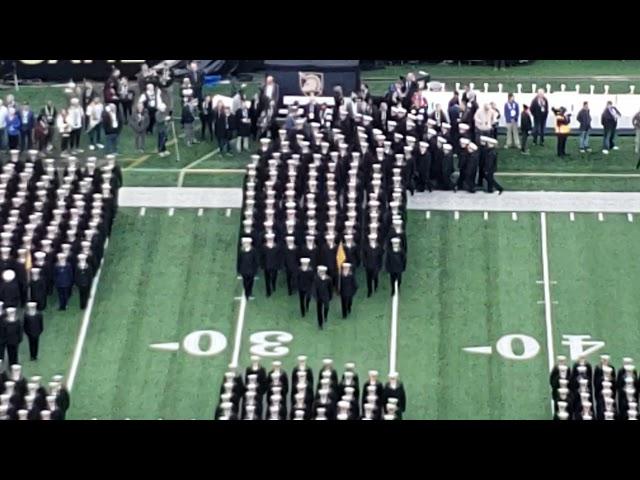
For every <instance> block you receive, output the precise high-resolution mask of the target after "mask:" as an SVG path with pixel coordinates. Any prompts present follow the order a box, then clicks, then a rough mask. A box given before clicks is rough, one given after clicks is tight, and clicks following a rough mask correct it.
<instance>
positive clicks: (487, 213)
mask: <svg viewBox="0 0 640 480" xmlns="http://www.w3.org/2000/svg"><path fill="white" fill-rule="evenodd" d="M484 219H485V220H489V212H484Z"/></svg>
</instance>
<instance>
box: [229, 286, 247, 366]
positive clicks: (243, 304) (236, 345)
mask: <svg viewBox="0 0 640 480" xmlns="http://www.w3.org/2000/svg"><path fill="white" fill-rule="evenodd" d="M246 309H247V299H246V297H245V296H244V289H243V290H242V296H241V297H240V310H239V311H238V320H237V321H236V336H235V340H234V342H233V354H232V356H231V365H232V366H234V367H237V366H238V361H239V360H240V347H241V345H242V329H243V328H244V314H245V311H246Z"/></svg>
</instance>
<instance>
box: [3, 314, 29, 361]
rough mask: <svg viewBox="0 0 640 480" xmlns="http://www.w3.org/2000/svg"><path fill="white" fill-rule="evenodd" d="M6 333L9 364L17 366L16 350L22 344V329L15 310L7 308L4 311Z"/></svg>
mask: <svg viewBox="0 0 640 480" xmlns="http://www.w3.org/2000/svg"><path fill="white" fill-rule="evenodd" d="M5 311H6V314H7V318H6V331H7V339H6V342H7V354H8V355H9V364H10V365H17V364H19V363H20V362H19V361H18V348H19V347H20V343H22V338H23V334H24V330H23V327H22V321H21V320H20V319H19V318H18V317H17V315H16V309H15V308H14V307H9V308H7V309H6V310H5Z"/></svg>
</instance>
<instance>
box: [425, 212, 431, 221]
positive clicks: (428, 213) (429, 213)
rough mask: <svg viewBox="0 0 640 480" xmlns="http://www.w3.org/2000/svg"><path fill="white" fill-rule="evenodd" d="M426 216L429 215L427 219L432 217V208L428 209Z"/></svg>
mask: <svg viewBox="0 0 640 480" xmlns="http://www.w3.org/2000/svg"><path fill="white" fill-rule="evenodd" d="M426 217H427V220H429V219H430V218H431V211H430V210H427V213H426Z"/></svg>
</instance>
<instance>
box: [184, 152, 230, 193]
mask: <svg viewBox="0 0 640 480" xmlns="http://www.w3.org/2000/svg"><path fill="white" fill-rule="evenodd" d="M219 151H220V149H219V148H216V149H215V150H212V151H211V152H209V153H207V154H206V155H203V156H202V157H200V158H199V159H197V160H194V161H193V162H191V163H190V164H189V165H187V166H186V167H184V168H183V169H181V170H180V175H179V176H178V187H182V185H183V184H184V176H185V174H186V173H187V170H189V169H190V168H193V167H195V166H196V165H198V164H199V163H201V162H204V161H205V160H207V159H208V158H211V157H213V156H214V155H215V154H217V153H218V152H219Z"/></svg>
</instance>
